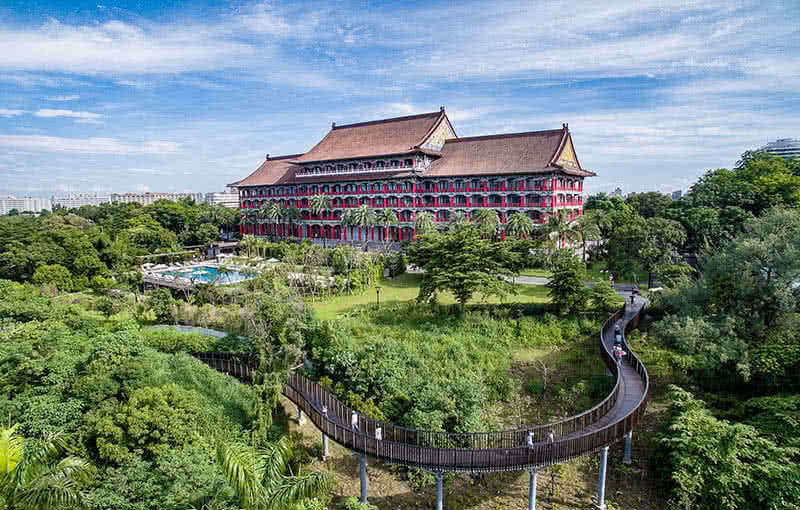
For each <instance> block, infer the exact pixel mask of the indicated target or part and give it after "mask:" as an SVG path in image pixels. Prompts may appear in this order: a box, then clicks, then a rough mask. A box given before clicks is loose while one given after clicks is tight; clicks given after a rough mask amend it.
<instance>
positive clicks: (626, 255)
mask: <svg viewBox="0 0 800 510" xmlns="http://www.w3.org/2000/svg"><path fill="white" fill-rule="evenodd" d="M685 241H686V231H685V230H684V229H683V227H682V226H681V224H680V223H678V222H677V221H674V220H667V219H664V218H648V219H644V218H641V217H639V216H637V217H636V219H635V220H634V221H631V222H630V223H628V224H627V225H625V226H623V227H621V228H619V229H617V230H616V231H615V232H614V235H613V237H612V238H611V239H609V241H608V255H609V257H608V267H609V268H610V269H611V270H612V271H614V272H615V273H617V274H631V273H632V272H633V271H634V270H635V268H636V267H637V266H641V268H642V269H644V270H645V271H646V272H647V284H648V286H652V284H653V274H654V273H657V272H658V271H659V270H663V269H665V268H666V267H667V266H670V265H673V264H675V263H676V261H675V260H673V259H674V255H675V254H676V250H677V249H678V247H680V246H682V245H683V243H684V242H685Z"/></svg>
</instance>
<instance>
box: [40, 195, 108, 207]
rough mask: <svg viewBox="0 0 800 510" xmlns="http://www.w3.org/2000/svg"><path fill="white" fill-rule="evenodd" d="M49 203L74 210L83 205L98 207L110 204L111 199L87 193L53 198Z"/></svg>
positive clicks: (106, 196)
mask: <svg viewBox="0 0 800 510" xmlns="http://www.w3.org/2000/svg"><path fill="white" fill-rule="evenodd" d="M50 201H51V202H52V204H53V207H55V206H61V207H65V208H67V209H74V208H76V207H81V206H84V205H100V204H105V203H108V202H111V197H110V196H108V195H94V194H88V193H81V194H78V195H64V196H60V197H58V196H53V197H52V198H51V199H50Z"/></svg>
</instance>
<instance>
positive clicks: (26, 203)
mask: <svg viewBox="0 0 800 510" xmlns="http://www.w3.org/2000/svg"><path fill="white" fill-rule="evenodd" d="M12 209H16V210H17V212H20V213H23V212H35V213H38V212H40V211H41V210H42V209H46V210H48V211H49V210H51V205H50V200H48V199H47V198H38V197H21V198H17V197H15V196H11V195H9V196H5V197H0V215H6V214H8V213H9V211H11V210H12Z"/></svg>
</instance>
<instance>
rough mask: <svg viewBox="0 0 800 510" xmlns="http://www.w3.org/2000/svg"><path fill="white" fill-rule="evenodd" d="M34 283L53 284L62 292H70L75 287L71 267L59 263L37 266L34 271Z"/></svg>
mask: <svg viewBox="0 0 800 510" xmlns="http://www.w3.org/2000/svg"><path fill="white" fill-rule="evenodd" d="M33 283H35V284H36V285H51V286H54V287H55V288H57V289H58V290H60V291H62V292H69V291H71V290H72V288H73V282H72V275H71V274H70V272H69V269H67V268H66V267H64V266H62V265H59V264H43V265H41V266H39V267H37V268H36V271H35V272H34V273H33Z"/></svg>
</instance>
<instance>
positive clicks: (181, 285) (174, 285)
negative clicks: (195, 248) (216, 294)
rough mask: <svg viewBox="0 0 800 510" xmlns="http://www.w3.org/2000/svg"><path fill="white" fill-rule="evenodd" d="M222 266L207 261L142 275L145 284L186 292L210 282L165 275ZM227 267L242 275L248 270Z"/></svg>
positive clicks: (150, 270) (145, 272)
mask: <svg viewBox="0 0 800 510" xmlns="http://www.w3.org/2000/svg"><path fill="white" fill-rule="evenodd" d="M221 265H222V264H220V263H219V262H216V261H214V262H211V261H205V262H198V263H196V264H189V265H185V266H169V267H165V268H161V269H152V268H150V269H142V274H143V278H142V279H143V281H144V283H149V284H151V285H156V286H160V287H169V288H171V289H178V290H186V289H191V288H192V287H194V286H195V284H197V283H210V280H202V281H200V279H196V280H195V281H192V280H191V279H189V278H186V277H183V276H178V275H167V274H165V273H168V272H179V273H183V272H187V271H193V270H195V269H198V268H206V267H212V268H215V269H216V268H219V267H220V266H221ZM225 265H226V266H227V267H228V269H230V270H232V271H237V272H239V273H242V272H244V271H246V270H247V269H246V268H243V267H240V266H232V265H227V264H225ZM249 279H250V278H243V279H241V280H237V281H228V282H221V281H219V282H215V285H232V284H235V283H240V282H243V281H246V280H249Z"/></svg>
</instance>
